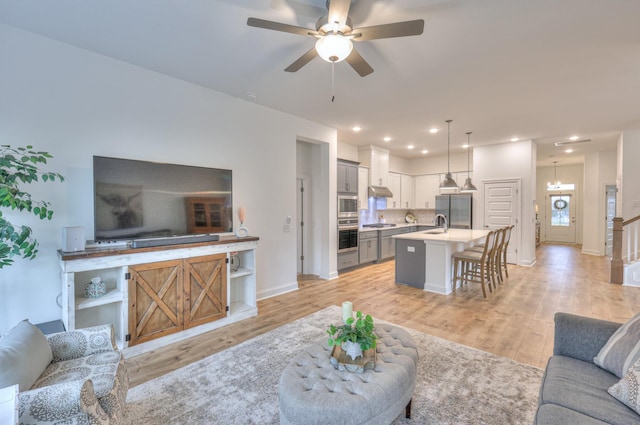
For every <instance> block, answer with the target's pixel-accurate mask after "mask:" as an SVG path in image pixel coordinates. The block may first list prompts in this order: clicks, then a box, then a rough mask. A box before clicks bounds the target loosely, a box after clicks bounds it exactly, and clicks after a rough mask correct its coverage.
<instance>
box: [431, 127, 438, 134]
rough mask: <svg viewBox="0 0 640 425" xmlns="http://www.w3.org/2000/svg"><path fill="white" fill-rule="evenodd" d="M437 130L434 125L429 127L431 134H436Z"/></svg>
mask: <svg viewBox="0 0 640 425" xmlns="http://www.w3.org/2000/svg"><path fill="white" fill-rule="evenodd" d="M438 131H440V130H439V129H437V128H435V127H434V128H430V129H429V133H431V134H436V133H437V132H438Z"/></svg>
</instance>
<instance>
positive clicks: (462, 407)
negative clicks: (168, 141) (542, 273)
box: [127, 306, 542, 425]
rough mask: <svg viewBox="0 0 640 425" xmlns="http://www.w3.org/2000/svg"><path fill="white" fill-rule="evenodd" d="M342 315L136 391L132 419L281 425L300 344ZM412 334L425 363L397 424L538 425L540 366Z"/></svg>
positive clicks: (327, 314) (317, 316) (284, 330)
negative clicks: (285, 377)
mask: <svg viewBox="0 0 640 425" xmlns="http://www.w3.org/2000/svg"><path fill="white" fill-rule="evenodd" d="M341 315H342V310H341V309H340V308H339V307H335V306H334V307H328V308H326V309H324V310H320V311H318V312H316V313H313V314H311V315H309V316H306V317H303V318H302V319H299V320H296V321H295V322H292V323H289V324H286V325H283V326H281V327H279V328H277V329H274V330H272V331H270V332H267V333H266V334H263V335H260V336H258V337H256V338H253V339H251V340H248V341H245V342H244V343H242V344H239V345H237V346H235V347H232V348H229V349H227V350H224V351H222V352H220V353H216V354H214V355H212V356H210V357H207V358H205V359H203V360H200V361H198V362H196V363H193V364H191V365H188V366H185V367H183V368H181V369H177V370H175V371H173V372H170V373H168V374H166V375H163V376H161V377H159V378H156V379H153V380H151V381H148V382H146V383H144V384H142V385H139V386H137V387H134V388H131V389H130V390H129V394H128V397H127V407H128V409H127V412H128V413H127V422H128V423H129V424H131V425H134V424H135V425H137V424H190V425H195V424H234V425H235V424H261V425H262V424H278V423H279V413H278V380H279V378H280V373H281V372H282V370H283V369H284V368H285V367H286V366H287V364H288V362H289V359H290V358H291V357H292V356H293V355H294V354H295V353H297V352H298V351H299V350H300V349H301V348H302V347H305V346H306V345H309V344H310V343H312V342H313V341H316V340H318V339H321V338H323V337H324V336H326V334H325V329H326V328H327V326H328V324H330V323H336V322H339V321H340V320H341ZM374 320H375V321H376V322H382V321H381V320H376V319H375V317H374ZM407 331H408V332H409V333H410V334H411V335H412V336H413V339H414V341H415V342H416V345H417V346H418V349H419V355H420V362H419V365H418V376H417V382H416V389H415V392H414V396H413V402H412V409H411V412H412V415H411V416H412V418H411V419H410V420H408V419H405V418H404V415H401V417H399V418H398V419H396V420H395V422H393V423H394V424H395V425H401V424H531V423H533V418H534V414H535V410H536V405H537V398H538V389H539V387H540V382H541V379H542V370H541V369H538V368H535V367H532V366H528V365H524V364H520V363H518V362H515V361H513V360H511V359H507V358H504V357H499V356H496V355H493V354H490V353H486V352H484V351H479V350H476V349H473V348H470V347H466V346H464V345H460V344H456V343H453V342H449V341H446V340H444V339H441V338H437V337H434V336H430V335H427V334H424V333H422V332H418V331H416V330H413V329H407ZM309 423H313V420H312V418H310V420H309Z"/></svg>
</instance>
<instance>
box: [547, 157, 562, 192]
mask: <svg viewBox="0 0 640 425" xmlns="http://www.w3.org/2000/svg"><path fill="white" fill-rule="evenodd" d="M557 164H558V161H553V183H551V182H547V190H557V189H560V185H561V184H562V183H560V181H559V180H558V165H557Z"/></svg>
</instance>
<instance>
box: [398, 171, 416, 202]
mask: <svg viewBox="0 0 640 425" xmlns="http://www.w3.org/2000/svg"><path fill="white" fill-rule="evenodd" d="M413 182H414V178H413V177H412V176H407V175H406V174H402V178H401V184H400V208H403V209H411V208H413Z"/></svg>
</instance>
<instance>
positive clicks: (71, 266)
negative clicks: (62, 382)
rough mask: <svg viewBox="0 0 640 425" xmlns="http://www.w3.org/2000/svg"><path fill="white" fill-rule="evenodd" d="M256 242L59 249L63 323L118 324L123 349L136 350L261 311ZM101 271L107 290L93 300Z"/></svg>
mask: <svg viewBox="0 0 640 425" xmlns="http://www.w3.org/2000/svg"><path fill="white" fill-rule="evenodd" d="M257 241H258V238H256V237H251V236H250V237H245V238H242V239H238V238H235V237H225V238H223V239H222V240H220V241H214V242H207V243H196V244H185V245H179V246H163V247H154V248H142V249H133V248H124V249H117V250H114V249H102V250H101V249H98V250H87V251H81V252H74V253H63V252H61V251H60V252H59V255H60V267H61V271H62V321H63V324H64V326H65V328H66V329H67V330H72V329H81V328H86V327H90V326H96V325H100V324H109V323H110V324H113V325H114V328H115V331H116V335H115V336H116V343H117V344H118V347H119V348H120V349H123V350H124V351H125V354H129V355H136V354H139V353H143V352H146V351H149V350H153V349H156V348H159V347H162V346H164V345H166V344H170V343H173V342H176V341H180V340H183V339H186V338H189V337H191V336H194V335H198V334H200V333H203V332H207V331H210V330H213V329H217V328H219V327H222V326H225V325H228V324H231V323H235V322H238V321H240V320H244V319H247V318H249V317H252V316H256V315H257V314H258V308H257V303H256V249H257V245H258V242H257ZM96 276H99V277H100V279H101V280H102V281H104V282H106V293H105V294H104V295H102V296H100V297H98V298H87V297H86V295H85V294H84V288H85V284H86V283H87V282H89V281H91V279H92V278H94V277H96Z"/></svg>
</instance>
